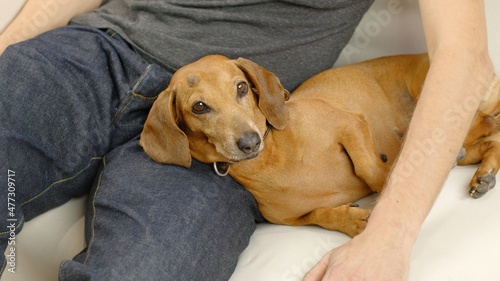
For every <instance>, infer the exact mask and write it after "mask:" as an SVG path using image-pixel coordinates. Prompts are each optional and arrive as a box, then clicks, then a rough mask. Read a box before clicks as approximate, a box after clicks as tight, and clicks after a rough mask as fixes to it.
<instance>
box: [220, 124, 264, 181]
mask: <svg viewBox="0 0 500 281" xmlns="http://www.w3.org/2000/svg"><path fill="white" fill-rule="evenodd" d="M271 127H272V126H271V125H270V124H267V129H266V132H265V133H264V137H263V141H264V140H266V138H267V136H268V135H269V132H270V131H271ZM230 167H231V163H230V162H214V171H215V173H216V174H217V175H218V176H220V177H225V176H227V175H228V174H229V168H230Z"/></svg>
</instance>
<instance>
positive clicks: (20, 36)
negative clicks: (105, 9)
mask: <svg viewBox="0 0 500 281" xmlns="http://www.w3.org/2000/svg"><path fill="white" fill-rule="evenodd" d="M101 3H102V0H65V1H60V0H59V1H57V0H28V2H26V4H25V5H24V7H23V8H22V10H21V11H20V13H19V14H18V15H17V17H16V18H15V19H14V20H13V21H12V22H11V23H10V24H9V26H7V28H6V29H5V30H4V31H3V32H2V33H1V34H0V54H2V53H3V51H4V50H5V48H7V46H8V45H11V44H14V43H17V42H20V41H23V40H26V39H30V38H33V37H35V36H36V35H38V34H41V33H43V32H45V31H49V30H52V29H54V28H56V27H60V26H63V25H66V24H67V23H68V22H69V21H70V20H71V19H72V18H73V17H75V16H77V15H80V14H83V13H85V12H89V11H92V10H94V9H96V8H97V7H99V5H101Z"/></svg>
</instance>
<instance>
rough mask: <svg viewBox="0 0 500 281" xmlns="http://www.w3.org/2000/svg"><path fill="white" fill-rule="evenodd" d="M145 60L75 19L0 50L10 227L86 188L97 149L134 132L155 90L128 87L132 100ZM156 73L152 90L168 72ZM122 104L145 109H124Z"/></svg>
mask: <svg viewBox="0 0 500 281" xmlns="http://www.w3.org/2000/svg"><path fill="white" fill-rule="evenodd" d="M150 68H151V67H148V65H147V64H146V63H144V62H143V60H142V59H141V58H140V57H139V56H138V55H136V54H135V53H134V52H133V51H132V50H130V49H129V48H128V46H127V44H125V43H124V42H123V41H121V40H120V39H116V38H112V37H111V36H109V35H107V34H106V33H105V32H102V31H99V30H96V29H91V28H85V27H75V26H70V27H65V28H62V29H58V30H55V31H52V32H49V33H46V34H43V35H41V36H39V37H37V38H35V39H33V40H29V41H26V42H23V43H21V44H17V45H14V46H12V47H10V48H8V49H7V50H6V51H5V52H4V53H3V54H2V56H0V167H1V168H2V171H1V172H0V179H1V181H2V182H3V183H4V184H5V186H4V187H5V188H2V189H1V190H0V202H2V203H1V204H0V206H5V207H4V208H2V210H1V211H0V217H1V218H3V219H4V222H5V221H6V219H9V223H14V224H15V232H18V231H19V230H20V229H21V228H22V225H23V222H24V221H27V220H30V219H32V218H33V217H35V216H37V215H39V214H41V213H43V212H45V211H47V210H49V209H51V208H54V207H57V206H59V205H61V204H63V203H65V202H67V201H68V200H70V199H71V198H72V197H75V196H81V195H83V194H86V193H88V191H89V190H90V187H91V186H92V183H93V182H94V178H95V175H96V174H97V172H98V169H99V166H100V164H101V162H102V157H103V156H104V155H106V153H107V152H109V150H110V149H112V148H113V147H115V146H118V145H119V144H121V143H125V142H126V141H128V140H130V139H131V138H132V137H133V136H135V135H137V134H138V133H140V124H142V122H144V120H145V116H146V115H147V110H148V109H149V107H150V106H151V104H152V102H153V99H154V97H150V98H148V97H142V98H141V96H140V95H133V98H136V99H137V100H138V101H132V100H131V98H130V97H131V96H132V93H131V89H132V87H133V86H134V84H135V83H136V81H138V80H139V79H141V76H142V75H143V72H144V71H145V70H148V69H150ZM149 72H154V71H149ZM156 72H159V71H156ZM161 78H162V79H158V81H159V82H156V83H157V85H156V87H157V88H158V91H159V90H160V89H161V88H163V87H166V85H167V84H168V80H169V78H170V75H167V74H163V76H162V77H161ZM150 87H153V86H150ZM156 94H157V93H156ZM156 94H155V95H156ZM123 104H132V105H135V106H136V108H142V112H143V113H142V114H137V115H136V116H135V117H130V116H129V117H122V116H121V115H120V113H121V111H120V109H121V107H122V105H123ZM138 111H139V110H138ZM127 118H128V119H130V120H127ZM124 122H125V123H126V124H127V125H128V126H124ZM130 124H132V125H133V126H132V125H130ZM116 130H120V133H119V134H117V133H116V132H115V131H116ZM8 178H9V179H8ZM8 181H10V182H11V186H9V189H8V188H6V185H7V182H8ZM7 203H11V204H12V205H9V206H11V208H7ZM8 226H9V225H8V224H7V223H2V224H1V226H0V239H1V240H2V241H1V242H2V243H0V245H4V244H5V243H3V242H5V239H8V238H9V236H10V235H11V233H12V232H11V230H13V229H11V228H9V227H8ZM3 249H4V248H2V249H0V250H3ZM2 264H3V265H5V260H4V259H3V255H1V258H0V268H3V267H2Z"/></svg>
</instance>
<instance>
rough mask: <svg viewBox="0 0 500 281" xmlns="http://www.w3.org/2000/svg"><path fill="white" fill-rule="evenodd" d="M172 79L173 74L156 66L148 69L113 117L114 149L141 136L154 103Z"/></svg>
mask: <svg viewBox="0 0 500 281" xmlns="http://www.w3.org/2000/svg"><path fill="white" fill-rule="evenodd" d="M171 77H172V74H171V73H169V72H168V71H166V70H164V69H162V68H161V67H160V66H158V65H156V64H150V65H148V66H147V67H146V70H145V71H144V72H143V73H142V75H141V76H140V77H139V79H138V80H137V82H136V83H135V84H134V86H133V87H132V89H131V90H130V91H129V93H128V95H127V96H126V97H125V98H124V99H123V100H122V101H121V102H120V105H119V107H118V109H117V111H116V114H115V116H114V117H113V121H112V122H113V130H114V131H115V132H114V134H113V135H114V137H113V140H112V146H113V147H116V146H118V145H121V144H123V143H126V142H127V141H129V140H131V139H132V138H134V137H135V136H137V135H138V134H140V132H141V131H142V127H143V125H144V122H145V121H146V118H147V116H148V113H149V110H150V109H151V106H152V105H153V102H154V101H155V100H156V98H157V97H158V95H159V94H160V93H161V91H163V90H164V89H166V88H167V86H168V84H169V83H170V78H171Z"/></svg>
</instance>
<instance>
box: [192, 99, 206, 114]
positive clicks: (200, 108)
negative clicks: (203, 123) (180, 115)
mask: <svg viewBox="0 0 500 281" xmlns="http://www.w3.org/2000/svg"><path fill="white" fill-rule="evenodd" d="M208 111H210V108H209V107H208V106H207V105H206V104H205V103H204V102H201V101H197V102H195V103H194V104H193V112H194V113H196V114H203V113H207V112H208Z"/></svg>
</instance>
